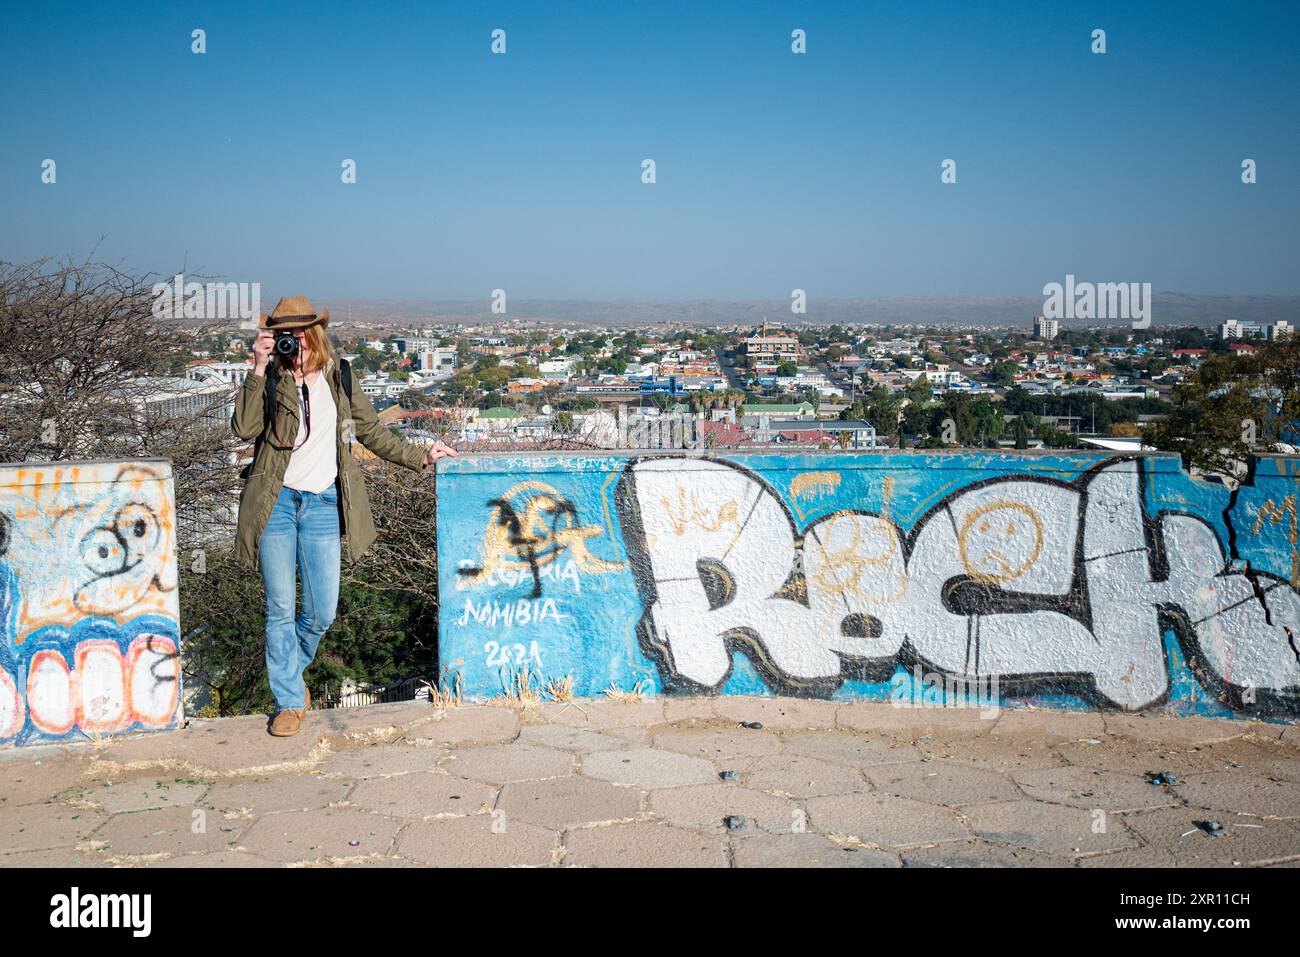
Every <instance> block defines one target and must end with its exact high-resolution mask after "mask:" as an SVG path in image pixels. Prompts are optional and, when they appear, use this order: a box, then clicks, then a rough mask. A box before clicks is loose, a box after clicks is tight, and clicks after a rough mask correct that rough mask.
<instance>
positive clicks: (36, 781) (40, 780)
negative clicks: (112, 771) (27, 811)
mask: <svg viewBox="0 0 1300 957" xmlns="http://www.w3.org/2000/svg"><path fill="white" fill-rule="evenodd" d="M89 768H90V759H89V757H88V756H86V755H79V756H77V757H64V756H62V755H58V754H55V755H51V756H50V757H46V758H36V759H31V758H28V759H26V760H23V759H22V756H21V755H19V754H17V753H16V752H14V753H10V754H7V755H4V756H3V759H0V808H6V807H17V806H18V805H20V804H44V803H45V802H46V801H52V800H54V799H55V797H56V796H57V795H58V794H59V792H61V791H66V790H69V789H72V788H76V787H79V786H81V785H82V784H83V781H82V775H83V774H84V773H85V772H86V771H87V770H88V769H89Z"/></svg>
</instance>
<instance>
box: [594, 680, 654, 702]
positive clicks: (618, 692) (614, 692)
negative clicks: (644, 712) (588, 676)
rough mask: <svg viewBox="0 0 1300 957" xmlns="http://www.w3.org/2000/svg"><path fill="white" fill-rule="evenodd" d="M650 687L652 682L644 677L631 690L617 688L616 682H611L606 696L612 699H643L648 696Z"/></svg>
mask: <svg viewBox="0 0 1300 957" xmlns="http://www.w3.org/2000/svg"><path fill="white" fill-rule="evenodd" d="M649 687H650V682H649V681H648V680H647V679H645V678H642V679H641V680H640V681H638V682H637V683H636V684H634V685H633V686H632V690H631V691H624V690H623V689H622V688H615V687H614V682H613V681H611V682H610V683H609V687H608V688H606V689H605V697H606V698H608V699H609V700H610V701H641V700H643V699H644V698H645V697H646V691H647V689H648V688H649Z"/></svg>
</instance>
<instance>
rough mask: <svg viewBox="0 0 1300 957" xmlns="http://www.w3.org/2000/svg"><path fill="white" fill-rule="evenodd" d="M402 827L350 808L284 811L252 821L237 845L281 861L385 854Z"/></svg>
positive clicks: (394, 822) (374, 815) (399, 824)
mask: <svg viewBox="0 0 1300 957" xmlns="http://www.w3.org/2000/svg"><path fill="white" fill-rule="evenodd" d="M147 813H158V812H147ZM401 827H402V822H400V821H394V820H392V819H390V818H386V817H381V816H380V815H378V814H368V813H366V812H365V811H359V810H355V809H353V808H326V809H325V810H323V811H286V812H285V813H283V814H268V815H267V816H266V817H263V818H259V819H258V820H256V821H254V822H253V824H252V826H251V827H249V828H248V830H247V831H246V832H245V833H244V834H243V835H242V836H241V837H240V839H239V845H240V846H241V847H242V848H243V849H244V850H246V851H248V852H249V853H251V854H256V855H258V856H260V857H265V858H269V859H270V860H273V861H284V862H290V861H314V860H320V859H322V858H326V857H358V856H362V855H366V854H387V853H388V852H389V850H390V848H391V847H392V844H393V838H394V837H395V836H396V835H397V832H398V830H399V829H400V828H401ZM353 841H356V843H355V844H353V843H352V842H353Z"/></svg>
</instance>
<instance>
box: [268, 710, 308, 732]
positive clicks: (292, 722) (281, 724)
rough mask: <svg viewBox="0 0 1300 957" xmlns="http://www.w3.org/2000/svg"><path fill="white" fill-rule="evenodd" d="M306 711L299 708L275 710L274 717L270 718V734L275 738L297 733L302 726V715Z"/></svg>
mask: <svg viewBox="0 0 1300 957" xmlns="http://www.w3.org/2000/svg"><path fill="white" fill-rule="evenodd" d="M305 714H306V712H305V711H303V710H302V709H301V708H289V709H287V710H285V711H277V712H276V714H275V717H274V718H272V719H271V728H270V731H271V734H273V735H275V736H276V737H277V738H291V737H293V736H294V735H295V734H297V733H298V729H299V728H301V727H302V719H303V715H305Z"/></svg>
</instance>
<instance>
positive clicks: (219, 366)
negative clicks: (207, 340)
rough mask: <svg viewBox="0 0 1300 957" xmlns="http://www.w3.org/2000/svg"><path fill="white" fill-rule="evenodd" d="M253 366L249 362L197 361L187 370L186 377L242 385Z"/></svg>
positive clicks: (201, 380)
mask: <svg viewBox="0 0 1300 957" xmlns="http://www.w3.org/2000/svg"><path fill="white" fill-rule="evenodd" d="M252 371H253V367H252V366H251V365H249V364H248V363H247V362H196V363H194V364H193V365H191V366H190V367H189V368H188V369H186V370H185V378H187V379H193V380H194V381H195V382H208V383H212V382H220V383H222V384H223V385H233V386H241V385H243V384H244V379H246V378H247V377H248V373H250V372H252Z"/></svg>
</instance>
